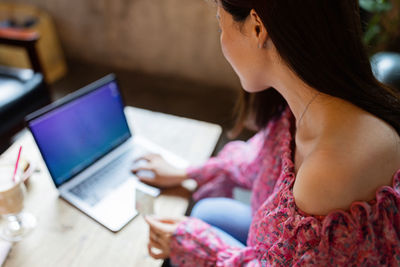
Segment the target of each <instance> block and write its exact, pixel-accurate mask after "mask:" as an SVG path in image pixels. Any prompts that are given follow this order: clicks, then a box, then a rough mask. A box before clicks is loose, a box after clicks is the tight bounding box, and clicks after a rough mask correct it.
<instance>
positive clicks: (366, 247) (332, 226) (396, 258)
mask: <svg viewBox="0 0 400 267" xmlns="http://www.w3.org/2000/svg"><path fill="white" fill-rule="evenodd" d="M285 199H286V198H285V197H283V198H281V202H280V204H279V206H278V207H277V208H276V209H274V210H272V211H268V210H262V209H260V210H259V212H258V213H257V215H256V218H255V219H254V220H256V221H257V222H256V223H254V224H252V228H251V230H250V231H251V232H252V235H253V236H252V237H249V239H251V240H253V241H251V242H249V241H248V244H247V245H248V246H247V247H245V248H236V247H231V246H229V245H227V244H226V243H224V242H223V241H222V240H221V239H220V238H219V237H218V235H217V234H216V233H215V232H214V231H213V229H212V228H211V227H210V226H209V225H208V224H206V223H204V222H202V221H200V220H198V219H195V218H189V219H188V220H186V221H184V222H182V223H181V224H180V225H179V226H178V228H177V230H176V232H175V234H174V235H173V237H172V241H171V261H172V263H173V264H174V265H176V266H232V267H235V266H400V209H399V208H400V196H399V192H398V191H395V190H394V189H393V188H390V187H384V188H382V189H381V190H380V191H379V193H378V194H377V198H376V203H375V204H370V203H367V202H355V203H353V204H352V206H351V208H350V210H349V211H342V210H338V211H334V212H332V213H330V214H328V215H327V216H324V217H323V218H318V217H315V216H310V215H306V214H304V213H302V212H301V211H299V210H297V208H296V207H295V206H294V205H293V202H292V201H291V200H290V199H286V200H285Z"/></svg>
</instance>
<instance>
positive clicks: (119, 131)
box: [29, 80, 131, 187]
mask: <svg viewBox="0 0 400 267" xmlns="http://www.w3.org/2000/svg"><path fill="white" fill-rule="evenodd" d="M29 128H30V130H31V132H32V134H33V135H34V137H35V140H36V143H37V145H38V146H39V148H40V151H41V153H42V156H43V158H44V160H45V161H46V165H47V167H48V169H49V171H50V174H51V176H52V178H53V180H54V182H55V184H56V186H57V187H58V186H60V185H61V184H63V183H64V182H66V181H67V180H69V179H70V178H72V177H73V176H74V175H76V174H77V173H79V172H81V171H82V170H84V169H85V168H87V167H88V166H89V165H91V164H92V163H93V162H95V161H96V160H97V159H99V158H100V157H102V156H103V155H105V154H107V153H108V152H109V151H110V150H112V149H113V148H115V147H117V146H118V145H119V144H121V143H123V142H124V141H125V140H127V139H128V138H129V137H130V136H131V133H130V130H129V127H128V124H127V121H126V118H125V115H124V105H123V102H122V97H121V95H120V92H119V90H118V85H117V83H116V81H115V80H112V81H109V82H107V83H106V84H104V83H103V85H102V86H100V87H99V88H97V89H94V90H91V91H90V92H89V93H87V94H85V95H83V96H80V97H78V98H76V99H74V100H72V101H70V102H68V103H66V104H63V105H62V106H59V107H56V108H55V109H52V110H51V111H49V112H46V113H45V114H43V115H41V116H39V117H37V118H35V119H33V120H31V121H30V122H29Z"/></svg>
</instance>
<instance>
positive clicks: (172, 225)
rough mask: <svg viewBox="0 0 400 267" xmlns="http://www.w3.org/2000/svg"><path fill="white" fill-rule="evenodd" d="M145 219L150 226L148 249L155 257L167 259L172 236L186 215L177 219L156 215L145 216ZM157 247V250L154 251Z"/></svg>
mask: <svg viewBox="0 0 400 267" xmlns="http://www.w3.org/2000/svg"><path fill="white" fill-rule="evenodd" d="M144 219H145V221H146V222H147V223H148V224H149V226H150V235H149V243H148V244H147V249H148V251H149V255H150V256H151V257H153V258H154V259H166V258H168V257H169V255H170V252H171V248H170V244H171V237H172V235H173V234H174V233H175V231H176V228H177V227H178V224H179V223H180V222H182V221H183V220H185V219H186V217H181V218H176V219H165V218H163V219H161V218H158V217H154V216H145V217H144ZM154 249H156V250H157V251H154Z"/></svg>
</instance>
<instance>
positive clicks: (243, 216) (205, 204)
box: [190, 198, 252, 247]
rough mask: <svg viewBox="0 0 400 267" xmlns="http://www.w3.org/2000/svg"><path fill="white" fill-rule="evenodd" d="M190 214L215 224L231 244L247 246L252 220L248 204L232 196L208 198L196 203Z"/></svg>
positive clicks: (215, 228)
mask: <svg viewBox="0 0 400 267" xmlns="http://www.w3.org/2000/svg"><path fill="white" fill-rule="evenodd" d="M190 216H191V217H195V218H198V219H201V220H202V221H204V222H206V223H208V224H210V225H211V226H213V228H214V230H215V231H216V232H217V234H218V235H219V237H220V238H221V239H222V240H224V241H225V242H226V243H228V244H230V245H231V246H236V247H244V246H245V244H246V240H247V235H248V233H249V228H250V224H251V220H252V217H251V209H250V207H249V206H248V205H245V204H243V203H241V202H239V201H237V200H234V199H230V198H206V199H202V200H200V201H199V202H197V203H196V205H195V206H194V207H193V210H192V213H191V215H190Z"/></svg>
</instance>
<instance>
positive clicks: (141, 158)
mask: <svg viewBox="0 0 400 267" xmlns="http://www.w3.org/2000/svg"><path fill="white" fill-rule="evenodd" d="M159 157H161V156H160V155H159V154H155V153H150V154H146V155H143V156H141V157H140V158H138V159H136V160H135V161H134V162H138V161H141V160H147V161H149V162H150V161H152V160H154V159H156V158H159Z"/></svg>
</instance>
